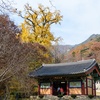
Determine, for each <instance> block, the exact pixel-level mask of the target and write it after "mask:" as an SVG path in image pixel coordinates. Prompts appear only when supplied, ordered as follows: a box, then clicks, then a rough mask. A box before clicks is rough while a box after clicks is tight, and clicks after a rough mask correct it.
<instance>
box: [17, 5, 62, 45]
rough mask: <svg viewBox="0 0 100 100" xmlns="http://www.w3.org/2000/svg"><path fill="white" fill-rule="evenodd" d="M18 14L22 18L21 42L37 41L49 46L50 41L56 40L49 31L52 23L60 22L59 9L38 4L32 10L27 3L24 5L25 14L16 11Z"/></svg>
mask: <svg viewBox="0 0 100 100" xmlns="http://www.w3.org/2000/svg"><path fill="white" fill-rule="evenodd" d="M18 14H19V16H21V17H22V18H24V22H23V23H22V24H21V28H22V33H21V35H20V37H21V39H22V41H23V42H33V43H34V42H37V43H40V44H41V45H44V46H50V45H51V44H52V42H56V41H58V39H59V38H55V37H54V35H53V34H52V32H51V31H50V28H51V25H52V24H57V23H60V21H61V20H62V16H61V15H60V11H58V10H55V11H54V12H51V11H50V8H49V7H44V6H43V5H39V6H38V9H37V10H34V9H33V8H32V7H31V6H30V5H29V4H26V5H25V15H24V16H23V15H22V12H21V11H19V12H18Z"/></svg>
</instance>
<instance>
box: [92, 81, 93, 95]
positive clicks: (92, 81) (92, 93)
mask: <svg viewBox="0 0 100 100" xmlns="http://www.w3.org/2000/svg"><path fill="white" fill-rule="evenodd" d="M92 95H93V79H92Z"/></svg>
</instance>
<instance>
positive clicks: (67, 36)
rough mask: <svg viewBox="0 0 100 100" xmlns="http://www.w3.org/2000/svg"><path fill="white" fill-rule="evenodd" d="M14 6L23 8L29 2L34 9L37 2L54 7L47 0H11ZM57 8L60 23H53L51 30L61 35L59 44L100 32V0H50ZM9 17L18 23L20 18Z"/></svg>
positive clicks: (76, 40)
mask: <svg viewBox="0 0 100 100" xmlns="http://www.w3.org/2000/svg"><path fill="white" fill-rule="evenodd" d="M13 1H14V2H15V3H16V4H15V6H14V7H16V8H18V9H19V10H23V9H24V5H25V4H26V3H29V4H30V5H31V6H32V7H33V8H34V9H37V6H38V4H42V5H44V6H49V7H50V8H51V9H55V8H54V7H53V6H52V5H51V4H50V2H49V0H13ZM51 2H52V4H53V5H54V6H55V7H56V9H57V10H60V12H61V15H63V20H62V22H61V25H59V24H58V25H56V24H55V25H53V27H52V29H51V31H52V33H53V34H54V35H55V36H56V37H62V38H63V40H62V42H60V44H64V45H65V44H71V45H74V44H78V43H81V42H83V41H84V40H86V39H87V38H88V37H89V36H90V35H92V34H100V0H51ZM11 18H12V19H13V20H14V21H15V22H16V24H20V23H21V22H22V19H21V18H19V17H17V16H16V15H13V16H11Z"/></svg>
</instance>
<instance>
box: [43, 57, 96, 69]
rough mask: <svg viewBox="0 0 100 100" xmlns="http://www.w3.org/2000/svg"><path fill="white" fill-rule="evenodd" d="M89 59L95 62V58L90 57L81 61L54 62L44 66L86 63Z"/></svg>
mask: <svg viewBox="0 0 100 100" xmlns="http://www.w3.org/2000/svg"><path fill="white" fill-rule="evenodd" d="M89 61H92V62H94V61H95V59H88V60H80V61H77V62H66V63H55V64H54V63H53V64H42V66H44V67H48V66H49V67H50V66H58V65H59V66H60V65H73V64H81V63H86V62H89ZM92 62H91V63H92Z"/></svg>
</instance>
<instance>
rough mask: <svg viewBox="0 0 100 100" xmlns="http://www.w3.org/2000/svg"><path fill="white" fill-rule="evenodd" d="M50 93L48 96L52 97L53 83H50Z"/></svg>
mask: <svg viewBox="0 0 100 100" xmlns="http://www.w3.org/2000/svg"><path fill="white" fill-rule="evenodd" d="M50 91H51V93H50V94H51V95H53V82H51V86H50Z"/></svg>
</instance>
